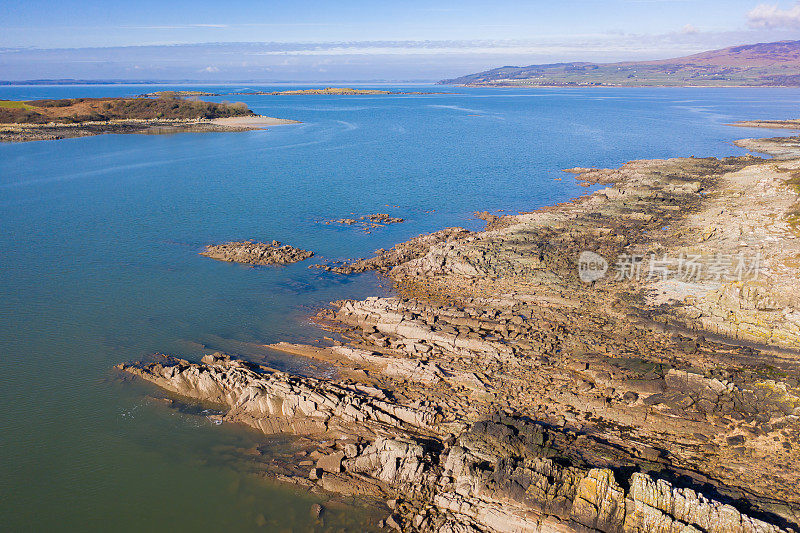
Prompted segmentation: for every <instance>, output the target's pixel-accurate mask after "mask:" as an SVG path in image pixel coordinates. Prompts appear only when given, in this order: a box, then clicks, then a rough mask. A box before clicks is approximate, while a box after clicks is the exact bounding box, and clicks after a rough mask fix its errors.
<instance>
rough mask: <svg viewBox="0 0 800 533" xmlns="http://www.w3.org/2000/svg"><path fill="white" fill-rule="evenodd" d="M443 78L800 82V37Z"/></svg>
mask: <svg viewBox="0 0 800 533" xmlns="http://www.w3.org/2000/svg"><path fill="white" fill-rule="evenodd" d="M439 83H441V84H450V85H469V86H489V87H520V86H522V87H530V86H533V87H536V86H578V87H589V86H609V87H676V86H697V87H731V86H749V87H780V86H789V87H798V86H800V41H779V42H774V43H758V44H748V45H743V46H732V47H730V48H723V49H721V50H712V51H710V52H702V53H700V54H695V55H691V56H686V57H679V58H675V59H662V60H658V61H628V62H622V63H583V62H577V63H552V64H548V65H529V66H527V67H500V68H496V69H492V70H487V71H485V72H479V73H477V74H469V75H467V76H462V77H460V78H454V79H450V80H442V81H440V82H439Z"/></svg>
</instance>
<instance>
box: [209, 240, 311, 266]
mask: <svg viewBox="0 0 800 533" xmlns="http://www.w3.org/2000/svg"><path fill="white" fill-rule="evenodd" d="M200 255H203V256H205V257H210V258H211V259H217V260H219V261H228V262H233V263H247V264H251V265H276V264H278V265H284V264H289V263H297V262H299V261H304V260H306V259H308V258H309V257H313V256H314V252H311V251H309V250H303V249H301V248H295V247H294V246H290V245H288V244H282V243H280V242H278V241H272V242H269V243H263V242H253V241H242V242H226V243H224V244H209V245H208V246H206V250H205V251H204V252H201V253H200Z"/></svg>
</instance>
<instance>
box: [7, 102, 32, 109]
mask: <svg viewBox="0 0 800 533" xmlns="http://www.w3.org/2000/svg"><path fill="white" fill-rule="evenodd" d="M0 107H5V108H7V109H33V106H29V105H28V104H26V103H25V102H17V101H15V100H0Z"/></svg>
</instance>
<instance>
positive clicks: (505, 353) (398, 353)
mask: <svg viewBox="0 0 800 533" xmlns="http://www.w3.org/2000/svg"><path fill="white" fill-rule="evenodd" d="M775 142H777V141H775ZM772 144H774V143H772ZM772 144H771V143H767V145H765V146H767V147H769V146H772ZM779 144H780V146H779V147H777V148H775V149H774V150H775V151H776V153H780V154H782V157H783V158H782V159H780V160H767V159H761V158H757V157H752V156H743V157H731V158H724V159H713V158H704V159H699V158H684V159H671V160H655V161H634V162H631V163H628V164H626V165H624V166H623V167H621V168H619V169H613V170H602V169H574V171H575V173H576V174H578V177H579V179H582V180H584V181H585V182H587V183H593V184H603V185H606V187H605V188H603V189H600V190H597V191H595V192H593V193H592V194H590V195H588V196H586V197H583V198H580V199H577V200H575V201H573V202H569V203H565V204H561V205H557V206H553V207H550V208H546V209H542V210H539V211H536V212H533V213H526V214H520V215H514V216H504V217H500V218H499V219H496V220H495V219H492V221H491V225H490V227H489V228H488V230H487V231H484V232H468V231H466V230H463V229H460V228H449V229H447V230H443V231H441V232H437V233H434V234H431V235H426V236H422V237H418V238H417V239H413V240H411V241H409V242H407V243H402V244H399V245H397V246H396V247H395V248H394V249H392V250H389V251H384V250H381V251H379V253H378V254H377V255H376V257H374V258H371V259H366V260H359V261H355V262H352V263H348V264H340V265H333V266H332V265H328V266H327V268H328V269H329V270H332V271H334V272H338V273H343V274H350V273H357V272H365V271H370V270H372V271H376V272H378V273H380V274H383V275H386V276H388V277H389V278H390V279H391V280H392V281H393V282H394V283H395V287H396V289H397V293H398V296H396V297H388V298H368V299H366V300H363V301H354V300H343V301H339V302H335V303H334V305H333V307H332V308H331V309H329V310H325V311H323V312H321V313H320V314H319V315H318V316H317V317H316V320H317V321H318V323H319V324H320V326H322V327H324V328H326V329H328V330H329V331H331V333H332V335H333V336H335V337H336V339H335V340H334V342H332V343H330V344H331V345H329V346H322V347H320V346H305V345H298V344H288V343H278V344H275V345H271V347H272V348H273V349H277V350H281V351H284V352H289V353H292V354H295V355H299V356H304V357H307V358H310V359H319V360H324V361H326V362H327V363H329V364H332V365H334V367H335V368H336V369H337V370H338V377H336V378H328V379H320V378H311V377H304V376H293V375H288V374H285V373H282V372H277V371H275V370H271V369H266V368H260V367H257V366H254V365H251V364H248V363H245V362H242V361H237V360H231V359H230V358H228V357H226V356H222V355H213V356H207V357H206V358H205V359H204V360H203V361H202V362H201V363H189V362H186V361H180V360H167V361H165V362H163V363H154V364H149V365H123V366H122V369H123V370H126V371H128V372H131V373H134V374H136V375H139V376H141V377H143V378H144V379H147V380H149V381H152V382H153V383H155V384H157V385H159V386H160V387H162V388H164V389H166V390H168V391H171V392H173V393H177V394H180V395H183V396H187V397H190V398H194V399H198V400H202V401H208V402H213V403H215V404H217V405H219V406H221V407H222V408H223V410H224V411H225V412H226V414H225V415H224V418H225V419H227V420H231V421H236V422H243V423H246V424H248V425H251V426H253V427H256V428H258V429H260V430H262V431H264V432H265V433H275V432H276V431H277V432H286V433H295V434H301V435H306V436H310V437H312V438H313V439H314V440H315V441H316V442H319V443H320V446H321V447H320V449H319V450H316V451H314V452H313V453H314V454H316V457H317V462H316V463H315V464H313V465H311V469H310V472H304V473H303V474H302V475H293V476H288V477H287V479H290V480H292V479H293V480H295V481H296V482H298V483H302V484H306V485H314V486H318V487H319V488H322V489H324V490H328V491H332V492H340V493H348V494H358V495H361V496H364V497H373V498H386V499H388V500H389V510H388V511H387V512H389V513H390V514H389V516H388V518H387V519H386V522H385V523H386V525H388V526H391V527H395V528H397V529H400V530H403V531H453V532H466V531H564V532H566V531H579V532H584V531H608V532H616V531H630V532H645V531H647V532H650V531H655V532H668V531H669V532H673V531H686V532H689V531H698V532H699V531H703V532H717V531H718V532H739V531H741V532H745V531H747V532H750V531H753V532H761V531H763V532H767V531H792V530H794V531H797V530H798V524H800V491H798V489H797V487H798V485H800V469H798V468H797V465H798V464H800V423H798V422H800V352H798V348H800V336H798V319H797V315H796V311H795V309H798V308H800V302H798V299H800V292H798V285H797V283H798V282H797V279H798V276H797V268H798V264H797V262H796V260H797V257H800V249H798V233H797V231H798V230H797V226H796V223H797V220H798V219H797V218H796V217H797V215H798V209H799V208H798V207H797V205H798V203H797V202H798V188H797V187H798V185H797V183H798V178H797V176H798V175H800V150H797V149H796V148H795V146H796V145H797V144H798V141H797V139H786V140H784V141H782V142H781V143H779ZM787 154H788V155H787ZM583 252H591V253H592V254H594V255H593V256H591V257H592V258H593V259H592V262H593V263H592V264H593V265H594V267H596V268H595V269H594V270H591V271H590V273H591V274H592V275H591V276H590V277H589V279H587V278H586V271H583V270H581V267H580V266H579V264H581V263H580V262H581V257H582V253H583ZM753 253H755V254H757V256H758V261H759V264H758V265H757V268H753V266H752V257H753ZM597 257H600V258H601V259H603V260H604V261H605V262H606V264H605V270H603V269H602V268H601V267H602V266H603V265H602V262H601V261H599V260H598V259H597ZM689 257H693V258H694V262H695V264H698V263H699V264H701V265H702V266H703V268H701V269H699V271H698V270H697V268H696V267H695V268H694V270H692V271H689V272H688V274H687V271H686V270H685V267H686V263H685V259H686V258H689ZM737 257H746V258H748V261H750V263H748V268H747V269H745V270H747V271H746V272H739V273H737V272H736V270H735V269H734V266H735V264H734V263H735V258H737ZM630 258H633V260H632V261H629V259H630ZM680 258H684V263H680ZM623 259H624V260H623ZM672 259H675V261H677V263H675V262H673V261H672ZM722 259H725V261H722ZM728 259H730V261H728ZM706 261H716V262H714V263H709V262H706ZM728 262H730V263H731V264H728ZM681 264H682V265H683V267H684V270H683V271H681V270H680V268H679V265H681ZM712 264H713V265H714V267H713V268H712V266H711V265H712ZM723 266H726V267H728V270H727V271H726V270H724V269H723V268H722V267H723ZM594 267H593V268H594ZM598 269H599V270H598ZM598 273H599V274H600V275H597V274H598ZM690 274H691V275H690ZM739 274H742V275H741V276H739ZM323 442H327V443H328V445H327V446H322V445H321V443H323ZM331 442H333V443H334V444H330V443H331Z"/></svg>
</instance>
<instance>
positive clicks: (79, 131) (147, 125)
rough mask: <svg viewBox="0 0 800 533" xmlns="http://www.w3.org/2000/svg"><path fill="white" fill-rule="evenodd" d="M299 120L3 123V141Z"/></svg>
mask: <svg viewBox="0 0 800 533" xmlns="http://www.w3.org/2000/svg"><path fill="white" fill-rule="evenodd" d="M282 124H299V122H297V121H296V120H288V119H279V118H272V117H262V116H258V115H256V116H247V117H236V118H235V120H231V119H115V120H106V121H84V122H75V123H59V122H50V123H46V124H0V142H31V141H54V140H59V139H71V138H75V137H89V136H92V135H103V134H106V133H115V134H131V133H137V134H145V135H159V134H170V133H189V132H191V133H208V132H241V131H253V130H260V129H264V128H265V127H266V126H275V125H282Z"/></svg>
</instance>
